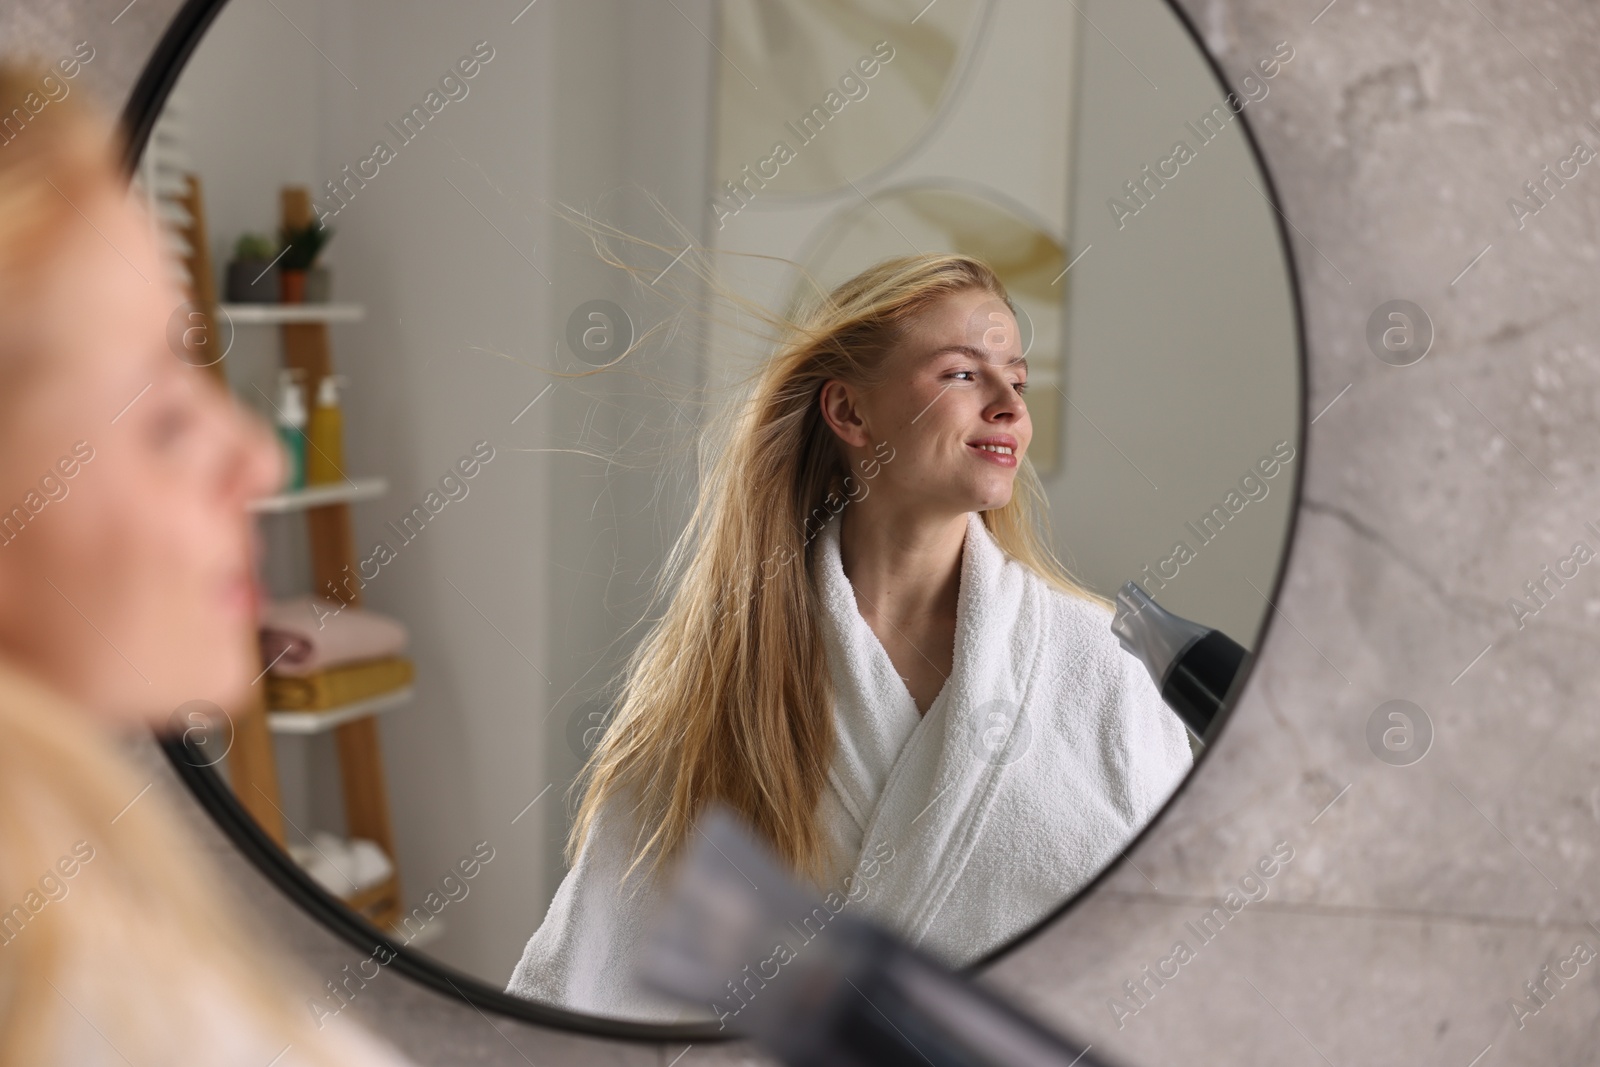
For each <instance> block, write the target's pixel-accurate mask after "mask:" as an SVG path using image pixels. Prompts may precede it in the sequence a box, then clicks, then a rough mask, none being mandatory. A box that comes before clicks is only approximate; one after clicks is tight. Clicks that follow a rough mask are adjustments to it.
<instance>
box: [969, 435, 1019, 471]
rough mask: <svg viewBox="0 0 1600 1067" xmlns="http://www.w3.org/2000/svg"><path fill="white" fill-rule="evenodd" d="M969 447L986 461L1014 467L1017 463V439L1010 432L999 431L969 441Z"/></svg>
mask: <svg viewBox="0 0 1600 1067" xmlns="http://www.w3.org/2000/svg"><path fill="white" fill-rule="evenodd" d="M967 448H968V449H969V450H971V451H972V452H973V453H974V454H976V456H977V457H978V459H980V460H982V461H983V462H985V463H993V464H995V465H996V466H1000V467H1013V468H1014V467H1015V466H1016V465H1017V439H1016V438H1015V437H1012V436H1011V435H1010V434H1005V433H997V434H990V435H989V436H987V437H979V438H977V439H976V440H972V441H968V442H967Z"/></svg>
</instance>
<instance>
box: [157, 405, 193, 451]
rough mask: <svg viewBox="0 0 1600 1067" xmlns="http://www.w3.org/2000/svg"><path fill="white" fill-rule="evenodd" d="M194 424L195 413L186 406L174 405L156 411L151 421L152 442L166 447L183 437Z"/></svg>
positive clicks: (159, 446)
mask: <svg viewBox="0 0 1600 1067" xmlns="http://www.w3.org/2000/svg"><path fill="white" fill-rule="evenodd" d="M193 424H194V413H193V412H192V411H190V410H189V409H188V407H186V406H172V407H167V408H163V409H161V410H160V411H158V412H156V414H155V417H154V418H153V419H152V420H151V423H150V443H151V444H153V445H155V446H156V447H157V448H165V447H167V446H169V445H171V444H173V443H174V442H176V441H177V440H178V438H180V437H182V436H183V435H184V433H185V431H187V430H188V429H189V427H190V426H192V425H193Z"/></svg>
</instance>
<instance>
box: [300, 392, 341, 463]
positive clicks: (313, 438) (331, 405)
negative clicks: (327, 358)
mask: <svg viewBox="0 0 1600 1067" xmlns="http://www.w3.org/2000/svg"><path fill="white" fill-rule="evenodd" d="M344 383H345V377H344V375H342V374H328V375H324V376H323V379H322V381H321V382H320V383H319V384H318V385H317V403H316V406H315V407H313V408H312V409H311V427H310V429H309V430H307V431H306V438H307V442H308V443H307V450H306V482H307V483H308V484H310V485H326V484H328V483H329V482H342V481H344V480H345V474H344V414H343V412H341V411H340V410H339V387H340V386H341V385H343V384H344Z"/></svg>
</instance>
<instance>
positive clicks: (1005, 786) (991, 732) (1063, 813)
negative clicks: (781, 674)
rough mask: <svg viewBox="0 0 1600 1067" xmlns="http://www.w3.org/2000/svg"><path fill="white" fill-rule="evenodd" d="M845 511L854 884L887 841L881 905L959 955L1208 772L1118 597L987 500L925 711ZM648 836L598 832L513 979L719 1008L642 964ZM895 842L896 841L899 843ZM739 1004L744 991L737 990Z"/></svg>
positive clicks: (838, 707) (1035, 907)
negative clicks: (998, 538) (1015, 534)
mask: <svg viewBox="0 0 1600 1067" xmlns="http://www.w3.org/2000/svg"><path fill="white" fill-rule="evenodd" d="M839 527H840V524H839V522H838V521H831V522H830V523H829V524H828V525H827V526H826V527H825V528H824V529H823V530H822V532H821V533H820V534H819V535H818V544H817V547H816V580H817V583H818V589H819V592H820V593H821V599H822V602H823V605H824V609H825V625H824V627H823V632H824V640H825V641H826V643H827V651H828V661H829V666H830V669H831V671H832V673H833V683H834V693H835V708H834V721H835V724H836V733H837V738H838V741H837V746H836V749H835V753H834V758H833V761H832V765H831V767H830V770H829V773H828V783H827V788H825V789H824V791H823V796H822V800H821V803H820V806H819V811H818V817H819V818H820V819H821V821H822V826H823V829H824V832H825V834H826V835H827V840H828V841H829V844H830V849H831V852H832V855H833V858H834V863H835V869H836V871H837V872H838V874H839V881H840V882H841V884H842V878H843V875H844V874H846V873H847V872H850V871H852V870H854V869H857V868H858V865H859V864H860V863H862V862H869V857H873V856H876V857H878V858H880V859H881V858H882V857H883V856H885V855H889V856H890V858H889V859H887V860H886V861H884V862H881V863H880V864H879V865H877V866H876V867H874V868H873V871H874V874H873V877H872V878H871V880H870V882H868V883H866V885H867V888H866V891H865V896H860V895H859V894H858V895H857V898H856V899H857V901H858V902H857V903H854V904H852V905H851V907H852V908H856V909H859V911H858V912H857V913H858V914H867V915H870V916H872V917H874V918H876V919H878V920H879V921H880V922H883V923H885V924H886V925H888V926H889V927H890V928H892V929H894V930H895V931H897V932H898V933H900V934H901V936H902V937H904V938H905V939H906V940H907V941H909V942H910V943H912V944H914V945H918V946H920V947H921V948H923V949H924V950H926V951H928V952H930V953H932V954H933V955H935V956H937V957H939V958H941V959H943V960H945V961H946V962H948V963H950V964H951V965H953V966H960V965H963V964H966V963H969V962H971V961H972V960H975V959H977V958H979V957H981V956H982V955H984V954H985V953H987V952H989V951H991V950H992V949H994V948H996V947H997V946H999V945H1000V944H1002V943H1003V942H1005V941H1007V940H1009V939H1010V938H1012V937H1014V936H1016V935H1017V934H1019V933H1021V932H1023V931H1025V930H1026V929H1028V928H1029V927H1030V926H1032V925H1033V924H1034V923H1036V922H1037V921H1038V920H1039V919H1040V918H1042V917H1043V916H1045V915H1046V914H1048V913H1049V912H1050V911H1052V910H1053V909H1054V908H1056V907H1058V906H1059V905H1060V904H1061V903H1062V902H1063V901H1064V900H1065V899H1066V898H1068V897H1070V896H1071V895H1072V894H1073V893H1074V892H1076V891H1077V890H1078V889H1079V888H1080V887H1082V886H1083V885H1084V884H1086V883H1087V882H1089V881H1090V880H1092V879H1093V878H1094V876H1095V875H1096V874H1098V873H1099V871H1100V870H1101V869H1103V868H1104V867H1105V866H1106V865H1107V864H1108V863H1109V862H1110V861H1111V860H1112V859H1114V858H1115V857H1116V856H1117V854H1118V853H1120V852H1121V851H1122V850H1123V849H1124V848H1125V847H1126V846H1127V843H1128V842H1129V841H1130V840H1131V839H1132V838H1133V837H1134V835H1135V834H1137V833H1138V832H1139V830H1140V829H1141V828H1142V827H1143V826H1144V825H1145V823H1146V822H1148V821H1149V819H1150V817H1151V816H1152V815H1154V814H1155V812H1156V811H1157V810H1158V809H1159V808H1160V807H1161V805H1162V804H1163V803H1165V801H1166V799H1167V797H1168V796H1170V795H1171V793H1172V791H1173V790H1174V789H1175V788H1177V785H1178V783H1179V782H1180V781H1181V780H1182V778H1183V776H1184V775H1185V774H1186V773H1187V772H1188V770H1189V768H1190V766H1191V764H1192V757H1191V754H1190V747H1189V743H1188V735H1187V733H1186V731H1185V730H1184V728H1183V725H1182V723H1181V722H1180V721H1179V720H1178V718H1177V716H1176V715H1175V714H1174V713H1173V712H1172V711H1171V709H1169V708H1168V707H1167V706H1166V704H1164V703H1163V702H1162V700H1161V697H1160V694H1159V693H1158V692H1157V690H1156V688H1155V684H1154V683H1153V682H1152V681H1151V680H1150V677H1149V675H1148V674H1147V673H1146V672H1145V670H1144V667H1143V665H1142V664H1140V663H1139V661H1138V660H1137V659H1135V658H1134V657H1133V656H1131V655H1129V654H1127V653H1126V652H1124V651H1123V650H1122V647H1121V645H1120V644H1118V642H1117V639H1116V636H1115V635H1114V634H1113V633H1112V632H1111V617H1112V611H1111V609H1110V608H1105V607H1101V606H1100V605H1097V604H1094V603H1091V602H1088V601H1085V600H1082V599H1079V598H1075V597H1069V596H1067V595H1065V594H1063V593H1060V592H1058V591H1057V590H1055V589H1054V588H1053V587H1051V586H1050V585H1049V584H1048V583H1047V582H1045V581H1044V579H1042V578H1040V577H1039V576H1038V575H1036V574H1034V573H1033V572H1032V571H1030V570H1028V569H1027V568H1026V567H1024V566H1023V565H1022V564H1020V563H1017V562H1016V561H1014V560H1010V559H1008V558H1007V557H1006V556H1005V554H1004V553H1003V552H1002V551H1001V549H1000V547H999V545H997V544H996V543H995V541H994V538H993V537H992V536H991V535H990V534H989V532H988V529H987V527H985V526H984V524H983V520H982V519H981V518H980V517H979V516H978V514H976V513H973V514H972V515H970V516H969V518H968V527H967V537H966V541H965V545H964V548H963V552H962V561H961V583H960V591H959V593H958V600H957V609H956V644H955V650H954V660H953V664H952V671H951V675H950V678H949V679H948V680H947V682H946V683H945V686H944V688H943V690H941V692H940V693H939V696H938V698H937V699H936V700H935V701H934V703H933V704H932V705H931V706H930V707H929V708H928V711H927V713H926V715H919V714H918V713H917V709H916V704H915V702H914V701H913V700H912V697H911V694H910V692H909V691H907V689H906V687H905V683H904V682H903V681H902V680H901V678H900V676H899V674H898V673H897V672H896V671H895V669H894V666H893V664H892V663H891V662H890V660H889V656H888V653H887V652H885V651H884V648H883V645H882V644H881V642H879V641H878V639H877V637H876V635H875V634H873V632H872V630H871V628H870V627H869V626H868V625H867V623H866V621H865V620H864V619H863V618H862V617H861V613H860V611H859V610H858V608H857V606H856V601H855V593H854V591H853V590H852V589H851V587H850V583H849V581H848V579H847V578H846V577H845V574H844V569H843V566H842V564H841V562H840V556H839ZM632 838H633V835H632V833H631V832H629V831H627V830H623V829H619V828H611V829H606V828H603V827H602V828H600V829H599V830H597V832H595V833H593V834H591V836H590V838H589V841H588V842H587V845H586V847H585V849H584V851H583V853H582V854H581V855H580V857H579V859H578V863H577V865H576V866H575V867H574V868H573V869H572V870H571V871H570V872H568V874H567V876H566V878H565V879H564V880H563V881H562V883H561V886H560V888H559V890H558V891H557V893H556V896H555V899H554V901H553V902H552V903H551V905H550V908H549V911H548V912H547V914H546V916H545V920H544V923H543V924H542V925H541V926H540V927H539V929H538V931H537V932H535V933H534V935H533V936H532V937H531V938H530V939H529V941H528V943H527V946H526V948H525V949H524V950H523V956H522V960H521V962H520V963H518V965H517V968H516V970H515V972H514V973H513V974H512V977H511V981H510V983H509V985H508V986H507V992H509V993H512V994H514V995H519V996H526V997H531V998H533V999H536V1000H542V1001H545V1002H547V1003H552V1004H557V1005H560V1006H563V1007H569V1008H571V1009H573V1010H577V1011H584V1012H590V1013H594V1014H599V1015H611V1016H620V1017H625V1018H632V1019H641V1020H653V1021H671V1020H678V1019H683V1020H688V1019H710V1018H716V1017H717V1016H718V1014H719V1013H718V1011H717V1009H716V1008H715V1007H708V1009H707V1011H706V1012H704V1013H699V1012H695V1011H692V1010H691V1011H682V1010H680V1009H678V1008H677V1007H675V1006H674V1005H672V1004H670V1003H669V1002H668V1001H666V1000H665V999H664V998H660V997H656V996H654V995H651V994H649V993H648V992H647V991H644V990H642V989H640V988H639V987H638V986H637V985H636V984H635V983H634V982H633V981H632V977H631V974H632V961H633V959H634V958H635V957H636V952H637V946H638V945H639V943H640V938H641V937H642V936H643V933H644V929H645V924H646V922H647V919H648V916H649V914H650V911H651V910H652V909H653V908H654V906H655V902H656V900H657V899H658V898H657V894H656V892H655V889H654V886H653V885H648V884H646V885H644V886H643V888H641V889H640V890H639V891H638V892H637V893H636V894H633V895H632V896H629V893H628V890H631V889H632V888H633V886H634V885H635V884H637V883H638V879H634V880H633V881H630V883H629V886H628V888H627V889H625V890H623V891H622V892H621V893H618V892H617V889H616V886H617V879H618V876H619V874H620V872H621V870H622V869H623V868H624V867H625V866H626V863H627V856H626V854H625V851H624V846H626V844H627V843H628V842H630V841H631V840H632ZM889 850H892V851H889ZM723 1010H726V1008H724V1009H723Z"/></svg>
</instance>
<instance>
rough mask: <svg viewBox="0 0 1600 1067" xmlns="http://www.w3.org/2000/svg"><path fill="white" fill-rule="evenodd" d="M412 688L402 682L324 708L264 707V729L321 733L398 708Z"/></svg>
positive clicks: (277, 731) (408, 698) (409, 696)
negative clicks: (272, 708) (375, 693)
mask: <svg viewBox="0 0 1600 1067" xmlns="http://www.w3.org/2000/svg"><path fill="white" fill-rule="evenodd" d="M414 693H415V690H414V688H413V687H412V686H409V685H408V686H405V687H404V688H401V689H395V690H392V691H390V692H388V693H381V694H379V695H378V696H375V697H370V698H368V699H366V700H358V701H356V702H355V703H353V704H343V705H340V706H339V707H337V708H329V709H328V710H327V711H273V710H271V709H269V710H268V711H267V729H269V730H271V731H272V732H273V733H275V734H297V735H302V736H303V735H308V734H321V733H326V732H328V731H329V730H332V729H333V728H334V727H336V726H343V725H344V724H345V723H347V722H354V721H355V720H356V719H361V718H365V717H366V716H368V715H375V714H377V713H378V712H380V711H388V710H390V709H391V708H397V707H399V706H400V705H401V704H404V703H407V702H408V701H410V700H411V698H412V696H413V695H414Z"/></svg>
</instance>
